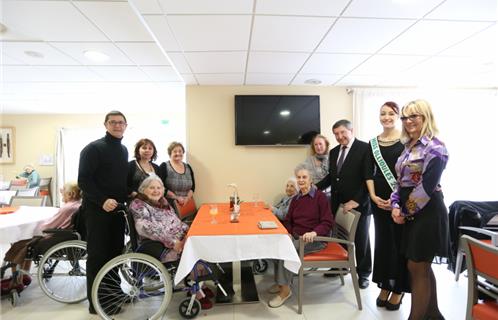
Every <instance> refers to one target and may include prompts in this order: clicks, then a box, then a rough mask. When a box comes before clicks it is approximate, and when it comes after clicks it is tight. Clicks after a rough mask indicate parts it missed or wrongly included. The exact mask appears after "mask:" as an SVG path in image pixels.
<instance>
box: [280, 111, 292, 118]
mask: <svg viewBox="0 0 498 320" xmlns="http://www.w3.org/2000/svg"><path fill="white" fill-rule="evenodd" d="M280 115H281V116H282V117H288V116H289V115H290V111H289V110H282V111H280Z"/></svg>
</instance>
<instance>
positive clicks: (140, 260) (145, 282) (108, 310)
mask: <svg viewBox="0 0 498 320" xmlns="http://www.w3.org/2000/svg"><path fill="white" fill-rule="evenodd" d="M117 213H120V214H123V215H124V217H125V220H126V226H127V228H126V233H127V235H128V236H129V238H130V243H131V248H132V250H133V252H131V253H125V254H122V255H120V256H117V257H115V258H114V259H112V260H110V261H109V262H107V263H106V264H105V265H104V266H103V267H102V269H101V270H100V271H99V272H98V274H97V276H96V278H95V280H94V283H93V286H92V302H93V306H94V308H95V311H96V312H97V314H98V315H99V316H100V317H101V318H103V319H114V318H116V316H117V317H118V318H126V319H144V318H145V319H161V318H162V317H163V315H164V314H165V312H166V309H167V308H168V305H169V303H170V301H171V298H172V295H173V292H174V291H182V292H188V293H190V297H188V298H186V299H184V300H182V302H181V303H180V305H179V313H180V315H181V316H182V317H184V318H186V319H192V318H195V317H196V316H197V315H198V314H199V312H200V311H201V304H200V302H199V301H198V300H197V299H196V294H197V293H198V292H201V293H202V289H201V288H202V284H203V281H205V280H208V279H209V280H213V281H214V282H215V284H216V285H217V286H218V287H219V288H221V289H220V290H221V291H222V292H223V293H224V294H225V295H226V292H225V291H224V289H223V287H222V286H221V285H220V284H219V282H218V280H217V279H216V278H215V277H214V276H213V272H212V270H211V268H210V266H209V265H208V264H207V263H206V262H203V261H198V262H197V264H201V265H202V266H204V268H205V269H206V270H207V273H208V275H204V276H200V275H199V274H198V272H197V268H196V267H197V264H196V267H194V270H193V272H194V279H193V280H191V281H185V287H183V288H179V289H176V290H174V288H173V283H172V279H173V277H174V274H175V271H176V264H175V263H168V264H163V263H162V262H160V261H159V260H158V259H156V258H155V257H154V256H152V255H150V254H146V253H147V248H142V247H141V246H139V245H138V235H137V232H136V230H135V223H134V220H133V216H132V214H131V212H129V211H128V210H127V208H126V207H125V206H124V205H122V206H120V208H119V209H118V210H117ZM143 252H146V253H143ZM202 294H203V293H202ZM118 314H119V315H118Z"/></svg>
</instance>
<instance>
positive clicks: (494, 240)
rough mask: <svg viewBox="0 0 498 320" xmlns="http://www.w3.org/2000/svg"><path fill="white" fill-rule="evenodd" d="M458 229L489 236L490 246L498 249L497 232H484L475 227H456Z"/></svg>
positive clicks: (484, 230)
mask: <svg viewBox="0 0 498 320" xmlns="http://www.w3.org/2000/svg"><path fill="white" fill-rule="evenodd" d="M458 229H461V230H468V231H473V232H477V233H480V234H484V235H487V236H490V237H491V243H492V245H493V246H495V247H498V232H495V231H491V230H486V229H482V228H475V227H458Z"/></svg>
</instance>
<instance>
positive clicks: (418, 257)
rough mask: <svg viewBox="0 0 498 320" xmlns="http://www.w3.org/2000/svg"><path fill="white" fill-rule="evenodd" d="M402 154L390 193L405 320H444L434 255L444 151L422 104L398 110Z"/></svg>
mask: <svg viewBox="0 0 498 320" xmlns="http://www.w3.org/2000/svg"><path fill="white" fill-rule="evenodd" d="M401 115H402V116H401V120H402V121H403V131H402V133H401V138H402V140H403V142H404V143H405V150H404V151H403V153H402V154H401V155H400V157H399V159H398V161H397V163H396V173H397V176H398V179H397V185H396V187H395V190H394V192H393V193H392V194H391V199H390V200H391V205H392V207H393V209H392V214H391V215H392V217H393V220H394V222H396V223H398V224H404V229H403V235H402V239H401V252H402V253H403V254H404V255H405V257H406V258H407V259H408V264H407V265H408V271H409V272H410V279H411V289H412V295H411V297H412V304H411V310H410V316H409V319H410V320H419V319H444V317H443V316H442V314H441V312H440V311H439V308H438V305H437V292H436V278H435V277H434V272H433V271H432V268H431V262H432V260H433V259H434V256H436V255H438V256H446V254H447V246H448V211H447V209H446V206H445V204H444V201H443V193H442V191H441V186H440V185H439V181H440V179H441V175H442V173H443V170H444V168H445V167H446V163H447V162H448V151H447V150H446V147H445V145H444V144H443V142H441V141H440V140H439V139H438V138H436V135H437V133H438V130H437V128H436V123H435V121H434V115H433V113H432V110H431V107H430V105H429V103H428V102H427V101H424V100H415V101H412V102H409V103H408V104H407V105H406V106H404V107H403V110H402V111H401Z"/></svg>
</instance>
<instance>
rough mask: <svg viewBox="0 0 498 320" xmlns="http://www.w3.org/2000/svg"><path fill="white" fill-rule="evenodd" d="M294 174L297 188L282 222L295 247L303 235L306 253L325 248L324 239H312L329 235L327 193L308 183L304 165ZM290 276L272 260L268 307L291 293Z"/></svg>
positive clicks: (308, 175) (330, 219)
mask: <svg viewBox="0 0 498 320" xmlns="http://www.w3.org/2000/svg"><path fill="white" fill-rule="evenodd" d="M295 174H296V179H297V185H298V187H299V192H298V193H297V195H295V196H294V197H293V198H292V200H291V203H290V205H289V212H288V213H287V216H286V217H285V220H284V225H285V227H286V228H287V231H289V234H290V235H291V236H292V237H293V238H294V239H295V240H294V246H295V247H296V248H298V247H299V237H300V236H302V237H303V240H304V242H305V245H304V253H305V254H308V253H311V252H316V251H320V250H322V249H323V248H325V246H326V244H325V243H323V242H319V241H317V242H314V241H313V240H314V239H315V237H316V236H322V237H323V236H325V237H328V236H330V231H331V229H332V225H333V220H332V213H331V211H330V205H329V200H328V199H327V196H326V195H325V194H324V193H323V192H322V191H320V190H318V189H317V188H316V187H315V186H312V185H311V175H310V172H309V171H308V169H306V166H305V165H299V166H298V167H297V168H296V170H295ZM292 276H293V274H292V272H290V271H289V270H287V269H285V267H284V262H283V261H282V260H277V261H276V264H275V282H276V283H275V284H274V285H273V286H271V287H270V288H269V289H268V292H269V293H274V294H276V295H275V296H274V297H273V298H272V299H271V300H270V301H269V302H268V305H269V306H270V307H272V308H278V307H280V306H281V305H283V304H284V302H285V301H286V300H287V299H289V298H290V297H291V295H292V291H291V289H290V285H291V283H292Z"/></svg>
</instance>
